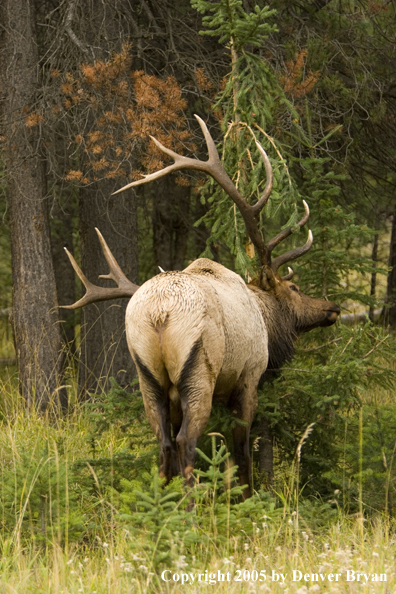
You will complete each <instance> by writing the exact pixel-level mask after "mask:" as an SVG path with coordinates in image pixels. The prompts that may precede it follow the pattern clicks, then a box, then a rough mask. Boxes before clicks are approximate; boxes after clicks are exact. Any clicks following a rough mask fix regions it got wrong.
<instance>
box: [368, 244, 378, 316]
mask: <svg viewBox="0 0 396 594" xmlns="http://www.w3.org/2000/svg"><path fill="white" fill-rule="evenodd" d="M371 260H372V262H373V272H372V273H371V282H370V297H375V292H376V288H377V273H376V272H375V269H376V268H377V266H378V234H376V235H374V240H373V249H372V251H371ZM369 319H370V320H371V322H374V307H373V306H370V309H369Z"/></svg>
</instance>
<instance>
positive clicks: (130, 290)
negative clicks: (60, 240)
mask: <svg viewBox="0 0 396 594" xmlns="http://www.w3.org/2000/svg"><path fill="white" fill-rule="evenodd" d="M96 232H97V234H98V237H99V241H100V243H101V246H102V250H103V253H104V256H105V258H106V261H107V263H108V264H109V267H110V272H109V274H106V275H100V276H99V278H108V279H111V280H114V281H115V282H116V283H117V285H118V286H117V287H113V288H107V287H99V286H97V285H94V284H93V283H91V282H90V281H89V280H88V279H87V277H86V276H85V274H84V273H83V271H82V270H81V268H80V267H79V265H78V264H77V262H76V261H75V259H74V257H73V256H72V254H71V253H70V252H69V250H68V249H67V248H65V252H66V254H67V256H68V258H69V260H70V262H71V265H72V266H73V268H74V270H75V272H76V274H77V276H78V277H79V279H80V280H81V282H82V283H83V285H84V287H85V288H86V293H85V295H84V296H83V297H82V298H81V299H79V300H78V301H76V303H73V304H72V305H60V306H59V307H62V308H63V309H77V308H79V307H83V306H84V305H88V304H89V303H95V302H97V301H107V300H109V299H116V298H117V297H132V295H133V294H134V293H135V292H136V291H137V290H138V288H139V286H138V285H135V284H134V283H132V282H131V281H130V280H128V279H127V277H126V276H125V274H124V273H123V272H122V270H121V268H120V267H119V265H118V263H117V261H116V259H115V258H114V256H113V254H112V253H111V251H110V249H109V246H108V245H107V243H106V242H105V240H104V238H103V236H102V234H101V233H100V231H99V230H98V229H96Z"/></svg>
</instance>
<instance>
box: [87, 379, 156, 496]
mask: <svg viewBox="0 0 396 594" xmlns="http://www.w3.org/2000/svg"><path fill="white" fill-rule="evenodd" d="M110 384H111V389H110V390H109V392H108V393H107V394H104V393H102V394H96V395H95V396H93V397H92V399H91V400H90V401H89V402H87V403H86V404H85V407H86V409H87V411H88V418H89V420H90V422H91V423H92V427H93V428H94V429H93V431H92V433H91V434H90V435H89V436H88V438H87V439H88V441H89V443H90V446H91V456H90V457H89V458H88V459H83V460H80V461H77V462H76V463H75V467H76V469H77V468H78V469H79V470H80V471H81V472H82V478H81V480H84V481H85V484H86V486H87V488H89V489H90V490H91V491H93V492H96V491H97V485H96V481H99V482H100V484H101V485H102V488H104V489H105V490H106V489H108V490H109V492H112V491H113V490H116V491H117V490H118V491H119V490H120V489H121V483H122V480H123V479H124V478H125V477H129V479H130V480H136V481H137V482H136V484H135V486H137V485H140V484H141V481H140V480H139V477H141V475H142V474H144V473H147V472H149V471H150V469H151V466H152V464H153V463H154V461H157V459H158V453H159V448H158V444H157V441H156V439H155V436H154V434H153V432H152V430H151V427H150V426H149V423H148V420H147V417H146V414H145V411H144V406H143V400H142V395H141V393H140V391H139V390H138V381H137V380H134V381H133V382H132V384H131V387H132V389H133V390H132V392H130V391H127V390H124V389H123V388H121V387H120V386H119V385H118V384H117V382H116V381H115V379H114V378H110ZM109 433H111V434H114V433H115V434H117V433H119V434H120V439H119V441H118V444H117V446H116V447H115V448H114V449H111V450H110V451H109V450H107V451H105V452H103V451H101V449H100V443H101V440H102V438H106V436H107V435H108V434H109ZM87 464H88V465H89V467H90V468H92V469H93V471H94V473H95V476H93V475H92V473H91V472H87ZM83 477H84V478H83Z"/></svg>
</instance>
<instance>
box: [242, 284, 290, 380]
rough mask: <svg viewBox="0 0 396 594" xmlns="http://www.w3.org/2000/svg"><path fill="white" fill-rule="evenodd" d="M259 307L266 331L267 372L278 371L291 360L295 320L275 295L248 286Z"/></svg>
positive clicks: (284, 304)
mask: <svg viewBox="0 0 396 594" xmlns="http://www.w3.org/2000/svg"><path fill="white" fill-rule="evenodd" d="M248 287H249V289H251V290H252V291H253V293H254V295H255V297H256V299H257V301H258V303H259V305H260V309H261V311H262V314H263V318H264V321H265V324H266V326H267V331H268V354H269V360H268V367H267V369H268V370H275V369H280V368H281V367H282V365H284V364H285V363H287V362H288V361H290V360H291V359H292V358H293V355H294V341H295V340H296V338H297V335H298V333H297V330H296V320H295V317H294V315H293V313H292V312H291V311H290V309H289V308H288V307H287V304H286V303H284V302H282V301H281V300H278V299H277V298H276V297H275V295H272V294H271V293H269V292H267V291H263V290H262V289H260V288H258V287H255V286H252V285H248Z"/></svg>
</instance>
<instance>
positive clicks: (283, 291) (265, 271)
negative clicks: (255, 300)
mask: <svg viewBox="0 0 396 594" xmlns="http://www.w3.org/2000/svg"><path fill="white" fill-rule="evenodd" d="M292 276H293V272H292V270H291V269H290V268H289V274H288V275H287V276H284V277H281V276H280V275H279V274H278V273H277V272H274V271H273V269H272V268H271V267H269V266H263V268H262V270H261V274H260V279H259V280H258V281H253V283H252V284H253V285H255V286H257V287H259V288H260V289H261V290H263V291H264V292H265V293H266V294H269V295H271V296H272V297H273V298H274V299H275V300H276V301H277V302H278V304H279V307H280V308H281V309H283V311H284V315H285V316H286V317H287V318H288V319H289V322H291V323H292V326H293V328H294V330H295V332H296V334H300V333H301V332H308V331H309V330H313V329H314V328H317V327H319V326H322V327H323V326H331V325H332V324H334V323H335V322H336V321H337V318H338V315H339V313H340V308H339V307H338V305H336V304H335V303H333V302H332V301H327V300H326V299H316V298H314V297H309V296H308V295H305V294H304V293H303V292H302V291H301V290H300V287H299V286H298V285H297V284H296V283H294V282H293V281H292V280H291V278H292Z"/></svg>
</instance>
